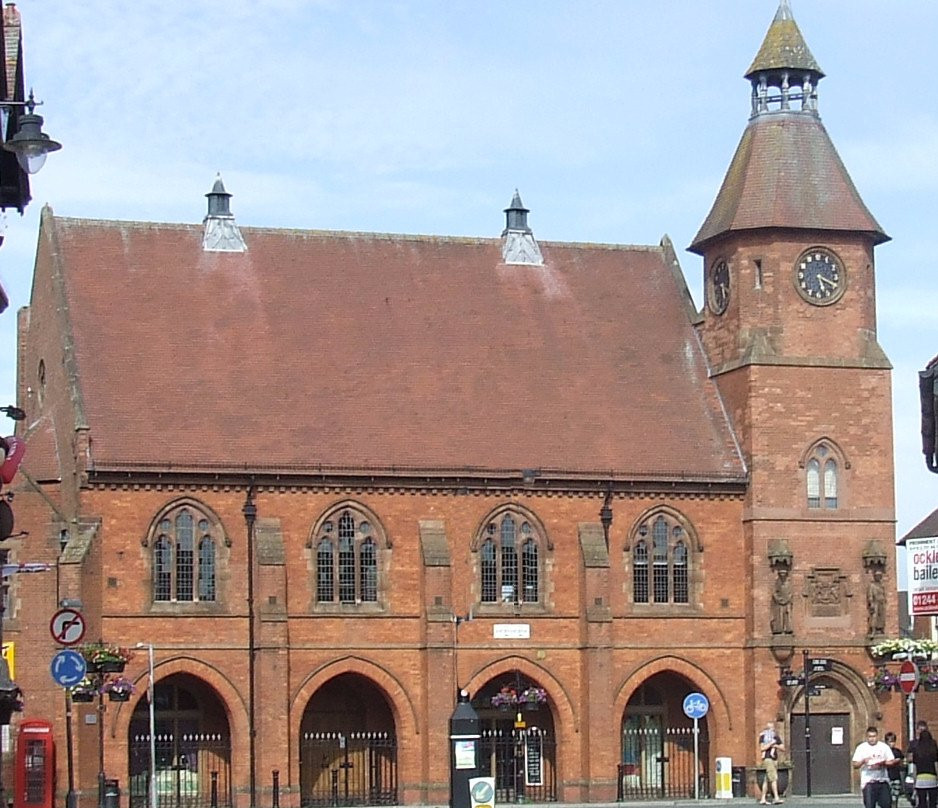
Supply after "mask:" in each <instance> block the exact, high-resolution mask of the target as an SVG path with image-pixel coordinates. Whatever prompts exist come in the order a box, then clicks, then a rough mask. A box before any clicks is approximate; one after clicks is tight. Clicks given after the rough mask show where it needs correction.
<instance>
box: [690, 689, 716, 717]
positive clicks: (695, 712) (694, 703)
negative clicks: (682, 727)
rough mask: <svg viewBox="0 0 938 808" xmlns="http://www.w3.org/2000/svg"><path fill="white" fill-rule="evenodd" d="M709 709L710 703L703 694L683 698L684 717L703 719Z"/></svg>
mask: <svg viewBox="0 0 938 808" xmlns="http://www.w3.org/2000/svg"><path fill="white" fill-rule="evenodd" d="M709 709H710V702H709V701H708V700H707V697H706V696H705V695H704V694H703V693H688V694H687V695H686V696H685V697H684V715H686V716H687V717H688V718H703V717H704V716H705V715H706V714H707V711H708V710H709Z"/></svg>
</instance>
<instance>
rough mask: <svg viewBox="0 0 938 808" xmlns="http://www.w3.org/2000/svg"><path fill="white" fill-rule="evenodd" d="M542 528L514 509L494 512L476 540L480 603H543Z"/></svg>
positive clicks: (543, 544)
mask: <svg viewBox="0 0 938 808" xmlns="http://www.w3.org/2000/svg"><path fill="white" fill-rule="evenodd" d="M545 547H546V540H545V538H544V536H543V529H542V527H541V526H540V525H539V524H538V523H537V522H536V521H535V520H534V519H533V518H532V517H531V516H529V515H527V514H525V513H524V512H522V511H521V510H520V509H516V508H506V509H502V510H500V511H498V512H496V513H495V514H493V515H492V516H491V517H490V518H489V519H488V520H486V522H485V523H484V526H483V528H482V531H481V536H480V537H479V538H478V540H477V542H476V548H477V551H478V554H479V584H480V601H481V602H482V603H503V604H522V603H542V602H543V598H544V580H543V552H544V549H545Z"/></svg>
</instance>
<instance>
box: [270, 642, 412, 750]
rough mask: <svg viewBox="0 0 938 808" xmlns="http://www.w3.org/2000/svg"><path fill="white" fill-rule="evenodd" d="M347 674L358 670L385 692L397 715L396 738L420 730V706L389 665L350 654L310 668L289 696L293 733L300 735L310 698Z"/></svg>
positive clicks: (395, 719) (395, 720)
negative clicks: (385, 665) (337, 678)
mask: <svg viewBox="0 0 938 808" xmlns="http://www.w3.org/2000/svg"><path fill="white" fill-rule="evenodd" d="M346 673H357V674H358V675H360V676H363V677H364V678H366V679H368V680H369V681H370V682H372V683H373V684H374V685H375V687H377V688H378V689H379V690H381V692H382V693H383V694H384V696H385V698H386V699H387V701H388V706H389V707H390V709H391V714H392V715H393V716H394V723H395V725H396V732H397V737H398V738H399V739H401V740H403V741H405V742H406V741H407V740H408V739H410V738H415V737H416V736H418V735H420V733H421V726H420V723H419V721H418V719H417V708H416V705H415V704H414V701H413V698H412V697H411V695H410V693H408V691H407V688H405V687H404V685H403V684H402V683H401V681H400V679H398V677H397V676H395V675H394V674H393V673H391V672H390V671H389V670H387V669H386V668H384V667H382V666H380V665H376V664H375V663H374V662H371V661H369V660H367V659H362V658H361V657H355V656H348V657H343V658H342V659H336V660H333V661H330V662H327V663H326V664H325V665H322V666H321V667H319V668H317V669H315V670H313V671H311V672H310V673H309V675H308V676H307V677H306V679H305V680H304V681H303V683H302V684H301V685H300V686H299V687H298V688H297V690H296V692H295V693H293V695H292V697H291V699H290V707H289V711H290V736H291V737H293V738H298V737H299V736H300V726H301V724H302V721H303V714H304V713H305V712H306V707H307V706H308V705H309V702H310V700H311V699H312V697H313V696H314V695H315V693H316V691H317V690H319V688H321V687H322V686H323V685H324V684H325V683H326V682H328V681H329V680H330V679H335V678H336V677H337V676H342V675H343V674H346Z"/></svg>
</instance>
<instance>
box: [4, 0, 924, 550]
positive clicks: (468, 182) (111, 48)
mask: <svg viewBox="0 0 938 808" xmlns="http://www.w3.org/2000/svg"><path fill="white" fill-rule="evenodd" d="M17 5H18V8H19V9H20V12H21V13H22V16H23V30H24V40H25V60H26V81H27V85H28V86H30V85H31V86H33V87H34V88H35V90H36V94H37V97H39V98H41V99H42V100H43V101H44V102H45V103H44V106H43V107H41V108H40V110H39V111H40V112H41V113H42V114H43V115H44V116H45V118H46V124H45V130H46V132H48V133H49V134H50V135H52V136H53V137H54V138H56V139H57V140H59V141H61V142H62V143H63V146H64V147H63V149H62V151H61V152H58V153H56V154H53V155H52V156H50V157H49V159H48V161H47V163H46V166H45V168H44V169H43V170H42V172H41V173H40V174H38V175H36V176H35V177H34V178H33V197H34V202H33V204H32V205H31V206H30V207H29V209H28V210H27V213H26V215H25V216H24V217H22V218H21V217H20V216H19V215H18V214H16V213H15V212H8V213H7V216H6V240H5V243H4V244H3V247H2V248H0V279H2V282H3V284H4V287H5V288H6V290H7V293H8V294H9V295H10V297H11V310H10V311H8V312H7V313H6V314H4V315H3V316H2V317H0V345H2V346H3V348H2V350H0V401H2V402H3V403H6V402H11V401H13V400H14V364H15V358H14V355H15V316H14V313H13V312H14V311H15V309H17V308H19V307H20V306H22V305H25V304H26V303H28V299H29V285H30V278H31V271H32V264H33V256H34V252H35V244H36V233H37V230H38V217H39V211H40V208H41V207H42V205H43V204H45V203H48V204H50V205H51V206H52V207H53V209H54V210H55V212H56V213H57V214H61V215H67V216H78V217H89V218H109V219H139V220H152V221H182V222H199V221H201V219H202V217H203V215H204V213H205V198H204V194H205V193H206V192H207V191H208V190H209V189H210V187H211V185H212V181H213V179H214V176H215V173H216V172H217V171H220V172H221V173H222V175H223V177H224V180H225V183H226V185H227V188H228V190H229V191H230V192H232V193H233V194H234V198H233V200H232V210H233V212H234V213H235V215H236V216H237V219H238V221H239V223H241V224H244V225H263V226H272V227H298V228H315V229H338V230H365V231H381V232H403V233H429V234H446V235H469V236H497V235H498V234H499V233H500V231H501V229H502V227H503V223H504V216H503V214H502V209H503V208H504V207H506V206H507V204H508V202H509V200H510V198H511V194H512V191H513V190H514V188H516V187H517V188H519V189H520V191H521V195H522V197H523V199H524V202H525V203H526V205H527V206H528V207H529V208H530V209H531V214H530V217H529V219H530V223H531V225H532V226H533V228H534V231H535V235H536V236H537V237H539V238H541V239H544V240H562V241H583V242H613V243H626V244H655V243H657V242H658V241H659V240H660V238H661V237H662V236H663V235H664V234H668V235H669V236H670V238H671V239H672V240H673V242H674V244H675V246H676V248H677V249H678V252H679V255H680V258H681V264H682V268H683V270H684V273H685V276H686V277H687V279H688V282H689V284H690V286H691V289H692V291H693V293H694V295H695V298H696V300H697V301H698V303H699V302H700V300H701V293H700V288H701V276H702V267H701V262H700V259H699V258H698V257H697V256H694V255H692V254H690V253H687V252H685V251H684V248H685V247H686V246H687V245H688V244H689V243H690V241H691V239H692V238H693V236H694V234H695V233H696V231H697V228H698V227H699V226H700V224H701V222H702V221H703V219H704V217H705V215H706V213H707V211H708V210H709V208H710V205H711V203H712V202H713V199H714V197H715V195H716V192H717V189H718V187H719V184H720V182H721V180H722V178H723V174H724V172H725V170H726V168H727V166H728V164H729V161H730V158H731V156H732V154H733V151H734V150H735V148H736V144H737V142H738V140H739V137H740V135H741V134H742V131H743V128H744V127H745V125H746V121H747V118H748V115H749V86H748V83H747V82H746V81H745V80H744V79H743V78H742V74H743V73H744V72H745V71H746V69H747V68H748V66H749V64H750V62H751V61H752V58H753V56H754V55H755V53H756V51H757V50H758V47H759V45H760V44H761V42H762V38H763V36H764V34H765V31H766V29H767V28H768V25H769V23H770V22H771V20H772V17H773V16H774V14H775V10H776V7H777V3H776V0H618V1H617V2H612V1H610V2H606V1H604V0H595V1H591V0H576V1H575V2H574V0H569V2H559V1H558V2H555V1H553V0H537V1H535V0H515V2H495V1H494V0H491V1H490V0H471V2H470V1H469V0H465V1H464V2H459V1H458V0H448V2H447V1H444V0H437V1H431V0H422V1H420V2H418V1H416V0H415V1H414V2H410V1H408V0H398V1H395V0H384V2H366V1H365V0H251V2H247V1H246V0H223V1H222V0H218V1H217V2H216V0H191V2H188V3H184V2H181V0H180V2H174V3H167V2H165V0H161V1H160V2H154V1H151V0H137V2H134V3H127V2H124V0H96V2H94V3H80V4H79V3H62V2H52V3H50V2H48V1H46V2H39V0H21V2H19V3H18V4H17ZM792 9H793V11H794V15H795V18H796V20H797V21H798V24H799V26H800V28H801V31H802V33H803V34H804V36H805V39H806V40H807V42H808V45H809V47H810V48H811V50H812V52H813V54H814V56H815V58H816V59H817V61H818V63H819V64H820V65H821V68H822V69H823V70H824V71H825V73H826V74H827V78H825V79H824V80H823V81H822V82H821V83H820V87H819V93H820V113H821V116H822V118H823V120H824V123H825V125H826V127H827V129H828V131H829V132H830V134H831V136H832V138H833V140H834V143H835V144H836V146H837V148H838V150H839V152H840V154H841V156H842V158H843V160H844V162H845V163H846V166H847V168H848V170H849V171H850V173H851V176H852V177H853V179H854V182H855V183H856V185H857V187H858V188H859V190H860V193H861V195H862V196H863V198H864V200H865V201H866V203H867V205H868V206H869V208H870V209H871V211H872V212H873V214H874V215H875V216H876V217H877V219H878V220H879V222H880V223H881V224H882V226H883V227H884V228H885V230H886V232H887V233H889V234H890V235H891V236H892V237H893V241H891V242H889V243H887V244H886V245H884V246H882V247H879V248H878V250H877V266H876V270H877V278H878V284H879V285H878V318H879V320H878V325H879V339H880V342H881V344H882V345H883V347H884V348H885V350H886V353H887V354H888V355H889V357H890V358H891V360H892V362H893V364H894V366H895V372H894V377H893V385H894V403H895V422H896V485H897V504H898V526H897V529H898V534H899V535H902V534H903V533H904V532H906V531H907V530H908V529H909V528H911V527H912V526H913V525H915V524H916V523H917V522H918V521H919V520H920V519H922V518H923V517H924V516H926V515H927V514H928V513H930V512H931V511H932V510H933V509H934V508H936V507H938V476H935V475H931V474H929V473H928V472H927V471H926V469H925V466H924V463H923V461H922V455H921V450H920V440H919V413H918V399H917V371H918V370H920V369H921V368H922V367H924V365H925V363H926V362H927V361H928V360H929V359H930V358H931V357H932V356H934V355H935V354H936V353H938V329H936V326H938V103H936V101H938V98H936V92H935V87H934V76H935V75H938V49H936V48H935V46H934V43H935V40H936V37H938V3H935V2H930V1H929V0H891V1H890V2H884V0H792ZM347 302H348V304H349V305H350V306H352V307H354V300H349V301H347ZM624 315H627V313H624Z"/></svg>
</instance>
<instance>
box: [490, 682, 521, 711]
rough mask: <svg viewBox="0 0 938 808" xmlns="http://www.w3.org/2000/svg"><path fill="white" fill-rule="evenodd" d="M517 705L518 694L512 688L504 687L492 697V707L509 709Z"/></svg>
mask: <svg viewBox="0 0 938 808" xmlns="http://www.w3.org/2000/svg"><path fill="white" fill-rule="evenodd" d="M517 703H518V694H517V693H516V692H515V689H514V688H513V687H509V686H508V685H505V686H504V687H503V688H502V689H501V690H499V691H498V693H496V694H495V695H494V696H492V706H493V707H510V706H512V705H514V704H517Z"/></svg>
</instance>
